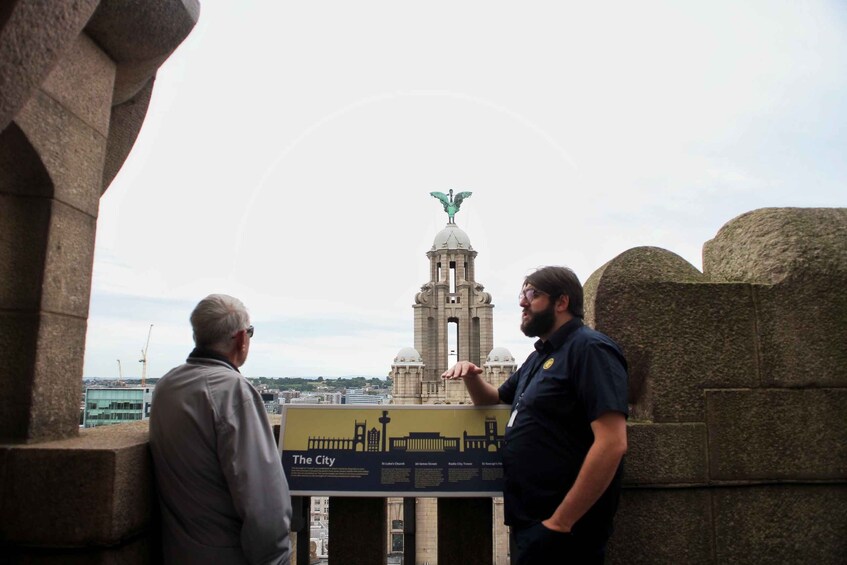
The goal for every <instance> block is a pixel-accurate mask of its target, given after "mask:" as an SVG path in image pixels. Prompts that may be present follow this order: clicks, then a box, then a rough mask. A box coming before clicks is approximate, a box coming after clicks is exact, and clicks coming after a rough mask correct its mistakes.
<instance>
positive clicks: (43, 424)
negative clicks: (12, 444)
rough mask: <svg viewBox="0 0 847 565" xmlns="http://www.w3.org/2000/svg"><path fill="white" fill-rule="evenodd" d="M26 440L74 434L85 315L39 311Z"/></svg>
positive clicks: (76, 427) (83, 344) (39, 439)
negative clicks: (81, 316) (65, 314)
mask: <svg viewBox="0 0 847 565" xmlns="http://www.w3.org/2000/svg"><path fill="white" fill-rule="evenodd" d="M39 318H40V319H39V325H38V346H37V350H36V354H35V371H34V375H33V377H32V404H31V407H30V419H31V422H30V427H29V431H28V437H27V441H29V442H36V441H46V440H50V439H57V438H66V437H72V436H75V435H76V434H77V432H78V430H79V394H80V382H81V379H82V363H83V352H84V351H85V331H86V326H87V322H86V320H85V318H72V317H69V316H61V315H57V314H46V313H42V314H41V316H40V317H39Z"/></svg>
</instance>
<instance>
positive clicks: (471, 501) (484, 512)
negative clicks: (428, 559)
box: [438, 498, 494, 565]
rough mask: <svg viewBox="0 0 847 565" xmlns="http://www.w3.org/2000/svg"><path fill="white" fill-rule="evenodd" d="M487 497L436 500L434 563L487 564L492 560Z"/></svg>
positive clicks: (488, 500) (490, 508)
mask: <svg viewBox="0 0 847 565" xmlns="http://www.w3.org/2000/svg"><path fill="white" fill-rule="evenodd" d="M492 510H493V505H492V500H491V499H490V498H439V499H438V562H439V563H463V564H466V565H490V564H491V563H492V562H493V560H494V555H493V552H492V550H493V549H494V543H493V542H494V539H493V536H494V523H493V521H492V516H493V514H494V513H493V511H492Z"/></svg>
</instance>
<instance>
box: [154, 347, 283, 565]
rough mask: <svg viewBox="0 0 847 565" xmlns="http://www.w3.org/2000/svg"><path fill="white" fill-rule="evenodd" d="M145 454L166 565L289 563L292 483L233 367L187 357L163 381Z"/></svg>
mask: <svg viewBox="0 0 847 565" xmlns="http://www.w3.org/2000/svg"><path fill="white" fill-rule="evenodd" d="M192 355H196V352H195V353H193V354H192ZM150 448H151V451H152V453H153V465H154V470H155V474H156V486H157V489H158V492H159V501H160V505H161V513H162V545H163V551H164V559H165V563H180V564H182V563H185V564H192V563H197V564H202V565H213V564H218V563H219V564H235V563H239V564H240V563H251V564H255V563H262V564H265V563H267V564H282V565H286V564H288V563H289V560H290V544H289V537H288V536H289V530H290V524H291V499H290V495H289V491H288V483H287V481H286V479H285V474H284V473H283V470H282V463H281V462H280V457H279V452H278V451H277V448H276V445H275V443H274V438H273V432H272V431H271V427H270V423H269V422H268V418H267V414H266V413H265V409H264V405H263V403H262V398H261V396H259V393H258V392H257V391H256V389H255V388H253V386H252V385H251V384H250V383H249V382H247V380H246V379H245V378H244V377H243V376H242V375H241V374H240V373H239V372H238V371H237V370H235V369H234V368H233V367H231V366H230V365H229V364H228V363H226V362H224V361H221V360H217V359H212V358H206V357H195V356H192V357H189V359H188V361H187V362H186V363H185V364H184V365H181V366H179V367H177V368H175V369H173V370H171V371H170V372H169V373H168V374H167V375H165V376H164V377H162V379H160V380H159V382H158V383H157V384H156V388H155V389H154V391H153V404H152V407H151V414H150Z"/></svg>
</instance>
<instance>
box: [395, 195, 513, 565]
mask: <svg viewBox="0 0 847 565" xmlns="http://www.w3.org/2000/svg"><path fill="white" fill-rule="evenodd" d="M431 194H432V196H434V197H436V198H438V199H439V200H440V201H441V202H442V204H443V205H444V211H445V212H447V215H448V222H447V225H446V226H445V227H444V229H443V230H441V231H440V232H438V234H437V235H436V236H435V240H434V241H433V242H432V249H430V250H429V251H428V252H427V254H426V256H427V258H428V259H429V281H428V282H427V283H425V284H424V285H423V286H422V287H421V290H420V292H418V293H417V294H416V295H415V304H414V306H413V309H414V313H415V346H414V347H405V348H403V349H401V350H400V351H399V353H397V356H396V357H395V358H394V363H393V364H392V365H391V373H390V375H391V379H392V380H393V383H394V403H395V404H470V403H471V400H470V397H469V396H468V393H467V391H466V390H465V385H464V383H463V382H462V381H461V380H455V381H443V380H442V379H441V374H442V373H443V372H444V371H445V370H446V369H447V368H448V366H449V365H450V363H452V362H455V361H456V360H459V361H464V360H467V361H471V362H473V363H474V364H476V365H477V366H481V367H482V368H483V369H484V372H483V375H482V376H483V378H484V379H485V380H487V381H488V382H490V383H491V384H493V385H494V386H495V387H498V386H500V384H502V383H503V381H505V380H506V379H507V378H508V377H509V375H510V374H512V372H513V371H514V370H515V369H516V365H515V359H514V357H512V355H511V353H509V351H508V350H506V349H505V348H502V347H497V348H495V347H494V321H493V313H494V305H493V304H492V303H491V295H490V294H489V293H487V292H485V290H484V288H483V286H482V285H481V284H480V283H478V282H477V281H476V269H475V268H474V259H475V258H476V255H477V253H476V251H474V249H473V247H472V246H471V241H470V238H468V235H467V234H466V233H465V232H464V231H462V230H461V229H460V228H459V226H457V225H456V223H455V220H454V216H455V215H456V212H458V211H459V207H460V206H461V204H462V201H463V200H464V199H465V198H467V197H468V196H470V195H471V193H470V192H460V193H458V194H456V195H455V196H454V195H453V191H452V190H451V191H450V192H449V193H448V194H443V193H441V192H433V193H431ZM516 323H517V322H516ZM502 510H503V507H502V500H501V499H495V504H494V524H495V532H494V545H495V547H494V555H495V563H496V564H497V565H501V564H502V565H505V564H507V563H508V560H507V558H506V555H507V550H506V548H507V534H506V530H505V527H504V526H502V524H503V513H502ZM388 513H389V524H400V523H402V522H401V520H402V518H403V511H402V499H389V502H388ZM415 516H416V559H415V562H416V563H429V564H431V565H435V564H436V563H437V555H438V553H437V547H436V543H437V529H436V528H437V505H436V504H435V499H431V498H430V499H426V498H419V499H417V502H416V509H415ZM400 533H401V531H400V530H397V531H393V532H391V533H389V537H393V536H396V535H398V534H400ZM441 565H444V564H441Z"/></svg>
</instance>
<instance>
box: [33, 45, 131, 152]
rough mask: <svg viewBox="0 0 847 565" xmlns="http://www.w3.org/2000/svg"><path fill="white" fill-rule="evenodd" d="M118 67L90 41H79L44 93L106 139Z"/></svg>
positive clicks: (51, 78)
mask: <svg viewBox="0 0 847 565" xmlns="http://www.w3.org/2000/svg"><path fill="white" fill-rule="evenodd" d="M114 82H115V64H114V62H112V60H111V59H109V58H108V57H107V56H106V54H105V53H103V51H101V50H100V48H99V47H97V46H96V45H95V44H94V42H93V41H91V39H89V38H88V37H86V36H85V35H80V36H79V37H77V39H76V41H74V42H73V43H72V44H71V46H70V48H69V49H68V51H67V53H66V54H65V56H64V57H63V58H62V60H61V61H60V63H59V64H57V65H56V66H55V67H54V68H53V71H52V72H51V73H50V74H49V75H48V76H47V79H46V80H45V81H44V84H43V85H42V89H43V90H44V92H45V93H47V94H48V95H49V96H50V97H51V98H53V99H54V100H56V101H57V102H58V103H59V104H61V105H62V107H64V108H65V109H66V110H67V111H68V112H70V113H71V114H73V115H74V116H76V117H77V118H79V119H80V120H81V121H83V122H85V124H86V125H88V126H89V127H90V128H92V129H94V130H95V131H97V133H99V134H100V135H102V136H103V137H106V136H107V135H108V134H109V114H110V107H111V105H112V90H113V89H114Z"/></svg>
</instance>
